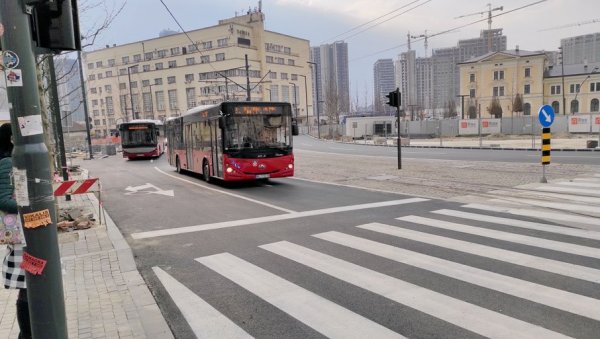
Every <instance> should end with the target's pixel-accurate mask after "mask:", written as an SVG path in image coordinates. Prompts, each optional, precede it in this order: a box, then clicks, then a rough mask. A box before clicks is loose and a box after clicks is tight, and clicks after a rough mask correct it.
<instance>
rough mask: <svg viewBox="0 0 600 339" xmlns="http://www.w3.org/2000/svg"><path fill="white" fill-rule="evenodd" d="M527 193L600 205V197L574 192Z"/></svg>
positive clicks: (497, 192) (499, 192)
mask: <svg viewBox="0 0 600 339" xmlns="http://www.w3.org/2000/svg"><path fill="white" fill-rule="evenodd" d="M494 193H496V194H498V195H501V194H504V195H507V196H508V195H509V194H512V192H510V193H508V192H507V193H504V191H500V190H499V191H494ZM526 193H527V195H525V196H528V195H533V196H536V197H548V198H558V199H559V200H560V201H578V202H587V203H595V204H599V205H600V198H595V197H586V196H583V195H572V194H563V193H550V192H533V191H530V192H526Z"/></svg>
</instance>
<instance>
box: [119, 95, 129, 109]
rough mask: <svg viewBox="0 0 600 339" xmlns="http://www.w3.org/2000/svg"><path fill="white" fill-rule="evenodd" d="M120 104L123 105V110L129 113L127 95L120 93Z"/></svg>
mask: <svg viewBox="0 0 600 339" xmlns="http://www.w3.org/2000/svg"><path fill="white" fill-rule="evenodd" d="M119 104H120V105H121V112H125V113H127V95H126V94H122V95H119Z"/></svg>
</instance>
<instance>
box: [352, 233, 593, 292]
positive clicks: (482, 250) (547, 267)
mask: <svg viewBox="0 0 600 339" xmlns="http://www.w3.org/2000/svg"><path fill="white" fill-rule="evenodd" d="M358 227H359V228H362V229H366V230H370V231H373V232H378V233H383V234H387V235H391V236H394V237H398V238H404V239H408V240H412V241H418V242H421V243H425V244H430V245H434V246H439V247H444V248H447V249H451V250H454V251H458V252H462V253H469V254H474V255H477V256H480V257H485V258H490V259H494V260H499V261H504V262H507V263H511V264H515V265H519V266H524V267H529V268H534V269H537V270H541V271H545V272H550V273H555V274H560V275H563V276H567V277H572V278H576V279H581V280H586V281H591V282H594V283H600V270H597V269H594V268H590V267H585V266H579V265H575V264H570V263H566V262H562V261H557V260H552V259H546V258H541V257H536V256H533V255H530V254H524V253H519V252H513V251H509V250H505V249H501V248H495V247H491V246H486V245H480V244H477V243H472V242H468V241H464V240H457V239H452V238H446V237H442V236H439V235H434V234H429V233H423V232H417V231H413V230H409V229H406V228H401V227H395V226H389V225H384V224H379V223H371V224H366V225H361V226H358Z"/></svg>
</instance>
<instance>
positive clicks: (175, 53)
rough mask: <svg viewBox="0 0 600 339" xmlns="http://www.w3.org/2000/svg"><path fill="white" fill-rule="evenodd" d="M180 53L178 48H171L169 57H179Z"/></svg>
mask: <svg viewBox="0 0 600 339" xmlns="http://www.w3.org/2000/svg"><path fill="white" fill-rule="evenodd" d="M180 53H181V51H180V49H179V47H173V48H171V55H179V54H180Z"/></svg>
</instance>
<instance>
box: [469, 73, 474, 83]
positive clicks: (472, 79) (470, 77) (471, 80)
mask: <svg viewBox="0 0 600 339" xmlns="http://www.w3.org/2000/svg"><path fill="white" fill-rule="evenodd" d="M469 82H475V74H473V73H471V74H469Z"/></svg>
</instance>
